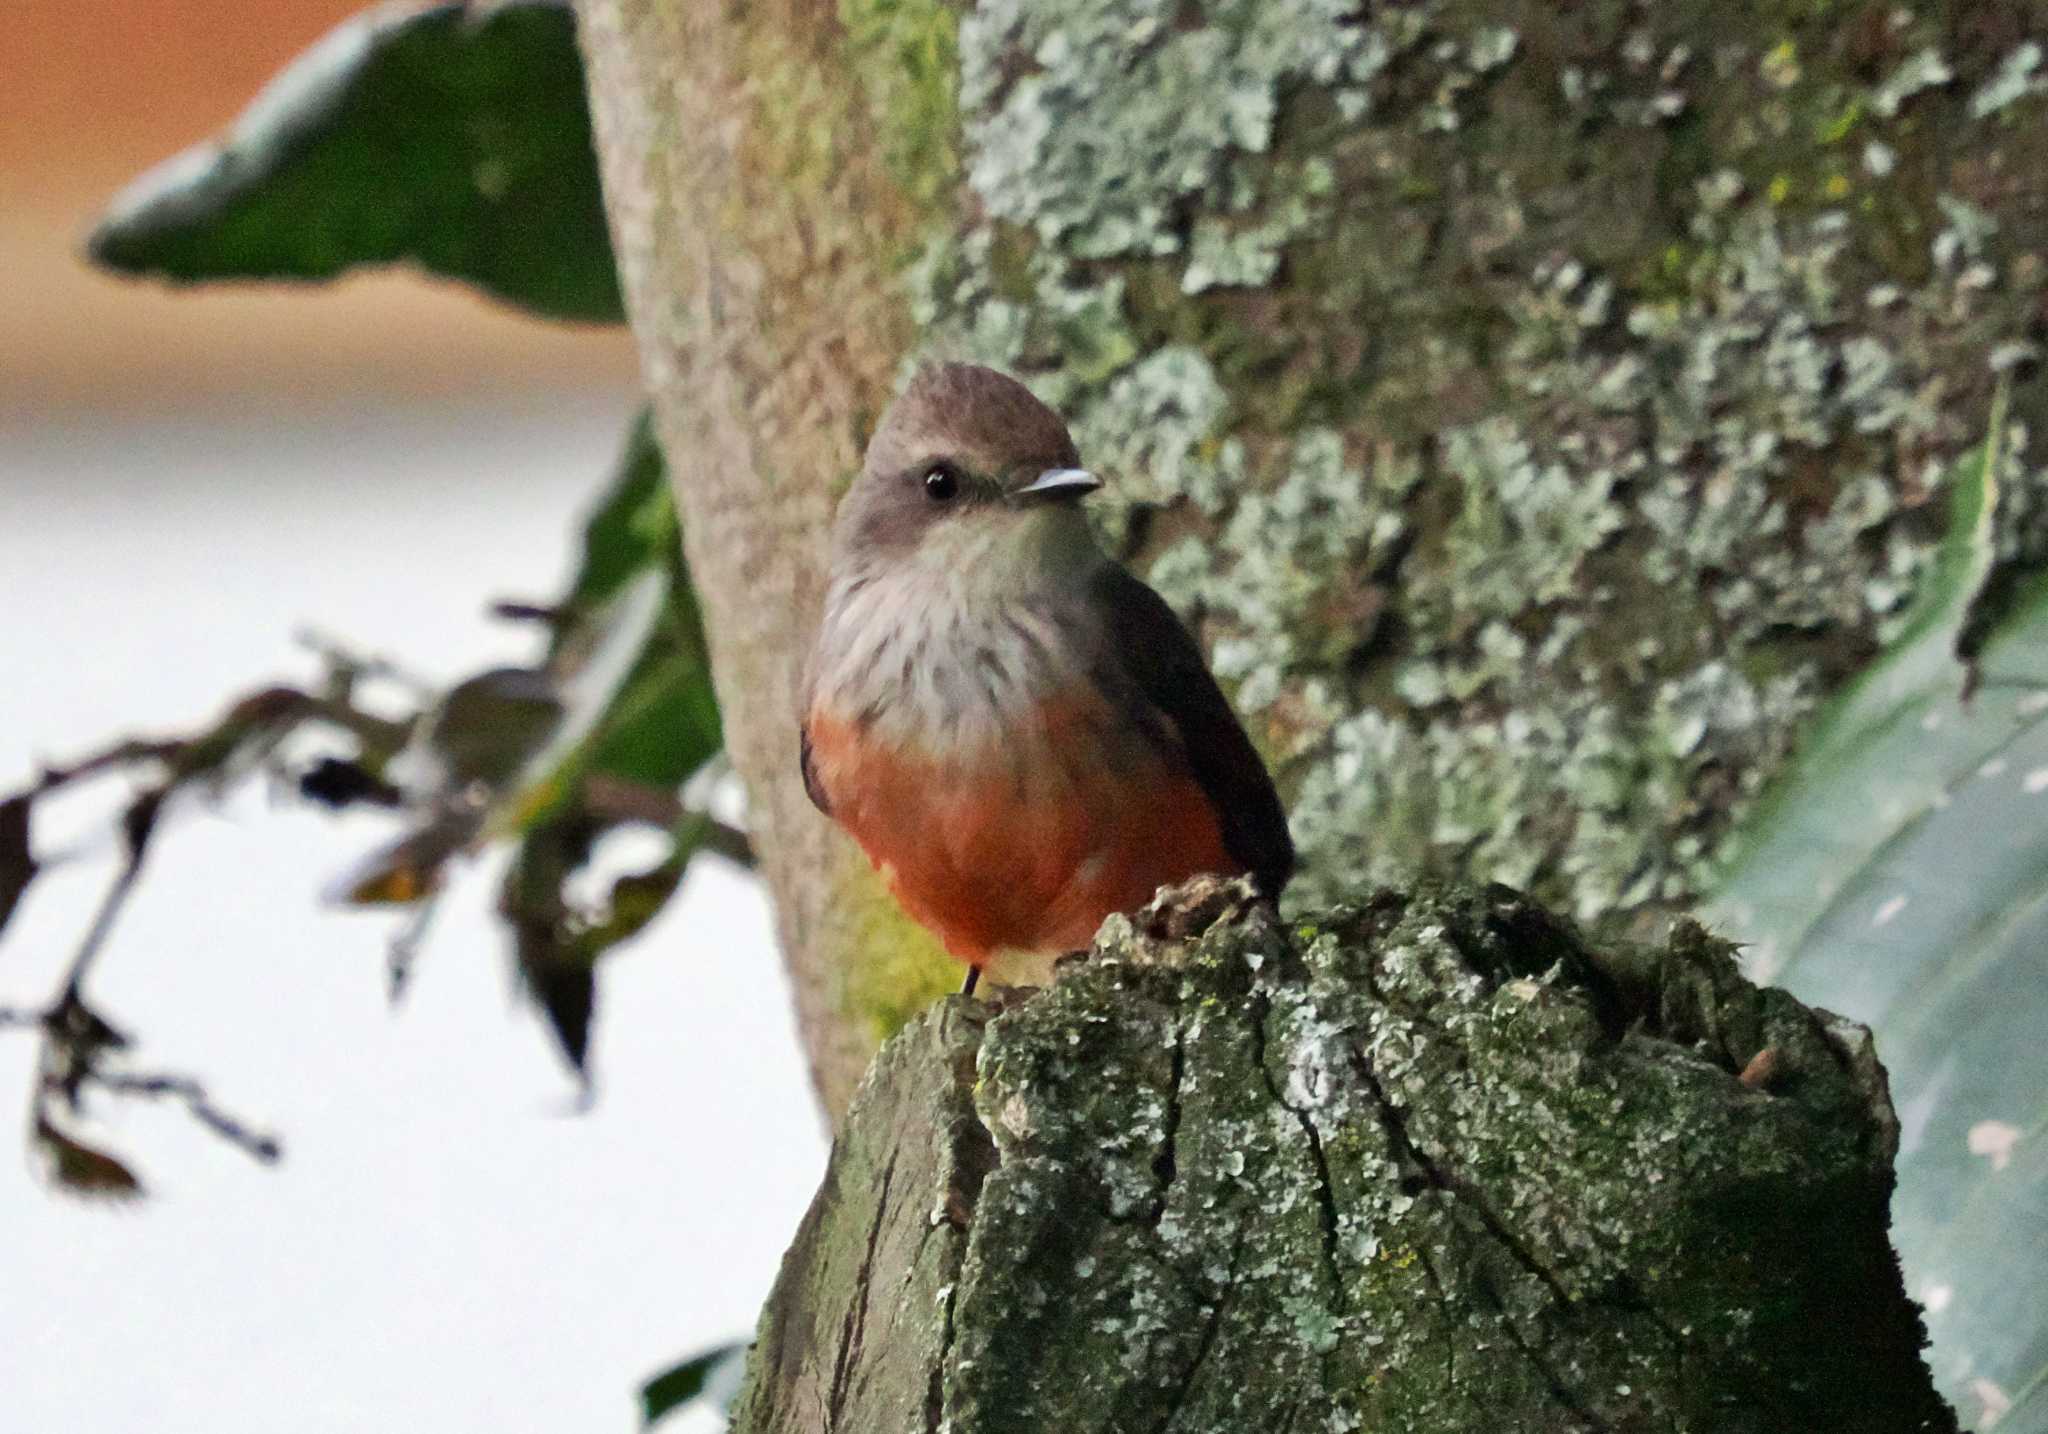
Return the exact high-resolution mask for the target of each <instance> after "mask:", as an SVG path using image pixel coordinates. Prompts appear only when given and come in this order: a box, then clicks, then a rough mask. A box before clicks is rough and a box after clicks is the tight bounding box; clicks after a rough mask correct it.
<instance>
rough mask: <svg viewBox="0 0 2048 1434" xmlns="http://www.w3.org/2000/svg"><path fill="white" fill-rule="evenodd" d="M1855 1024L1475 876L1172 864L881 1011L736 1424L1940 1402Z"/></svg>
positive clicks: (1598, 1418) (1105, 1429)
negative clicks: (1289, 879)
mask: <svg viewBox="0 0 2048 1434" xmlns="http://www.w3.org/2000/svg"><path fill="white" fill-rule="evenodd" d="M1897 1139H1898V1123H1897V1120H1896V1119H1895V1117H1894V1115H1893V1113H1892V1109H1891V1106H1890V1103H1889V1100H1888V1098H1887V1096H1886V1092H1885V1082H1884V1075H1883V1072H1882V1070H1881V1069H1880V1068H1879V1066H1878V1065H1877V1063H1876V1061H1875V1059H1874V1058H1873V1056H1872V1054H1871V1048H1870V1042H1869V1036H1868V1033H1867V1032H1866V1031H1863V1030H1862V1029H1861V1028H1859V1027H1856V1026H1853V1025H1850V1024H1848V1023H1846V1022H1843V1021H1841V1020H1839V1019H1837V1018H1833V1017H1830V1016H1828V1015H1826V1014H1825V1013H1822V1012H1815V1011H1810V1010H1807V1009H1806V1008H1804V1007H1802V1006H1800V1005H1799V1004H1798V1003H1797V1002H1795V1001H1793V1000H1792V999H1791V998H1790V997H1788V996H1785V995H1784V994H1782V993H1780V992H1775V991H1766V990H1758V989H1757V988H1755V987H1753V986H1751V985H1749V984H1748V983H1747V982H1745V981H1744V980H1742V979H1741V978H1740V976H1738V975H1737V973H1736V970H1735V966H1734V962H1733V960H1732V956H1731V948H1729V947H1728V946H1726V945H1725V944H1724V943H1720V942H1717V941H1715V940H1713V939H1711V938H1709V937H1708V936H1706V935H1705V934H1704V933H1702V932H1701V931H1699V930H1698V929H1697V928H1692V927H1681V928H1680V929H1679V930H1678V931H1677V932H1676V933H1675V934H1674V935H1673V936H1672V938H1671V939H1670V941H1669V943H1668V944H1667V945H1665V946H1664V947H1662V948H1661V949H1652V948H1648V947H1619V946H1614V947H1605V948H1597V947H1591V946H1588V945H1587V944H1585V943H1584V942H1583V941H1582V940H1581V939H1580V938H1579V937H1578V936H1577V935H1576V934H1575V933H1574V932H1573V931H1572V930H1571V929H1570V928H1569V927H1567V926H1565V925H1563V924H1561V923H1559V922H1557V921H1555V920H1553V919H1552V918H1550V917H1549V916H1547V915H1545V914H1544V912H1543V911H1542V910H1540V909H1539V908H1537V907H1536V906H1534V905H1533V904H1531V903H1529V902H1528V901H1527V900H1526V899H1524V898H1522V897H1520V896H1518V895H1517V894H1515V893H1512V892H1509V891H1507V890H1506V889H1504V888H1499V887H1495V888H1492V889H1490V890H1486V891H1472V890H1444V891H1435V892H1428V893H1423V894H1417V895H1407V896H1404V895H1396V894H1392V893H1381V894H1378V895H1375V896H1373V897H1371V898H1369V899H1368V900H1366V901H1365V902H1364V903H1363V904H1361V905H1358V906H1355V907H1350V908H1346V909H1342V910H1338V911H1333V912H1331V913H1329V914H1327V915H1325V916H1320V917H1315V918H1311V919H1309V920H1307V921H1305V922H1294V923H1286V924H1282V923H1278V922H1276V921H1275V920H1274V918H1273V917H1272V915H1271V914H1270V912H1269V911H1268V910H1267V909H1264V908H1261V907H1258V906H1256V905H1255V904H1254V903H1253V902H1252V900H1251V896H1250V892H1249V888H1248V887H1246V886H1243V885H1242V884H1224V883H1219V882H1214V881H1204V882H1198V883H1195V884H1192V885H1191V886H1189V887H1187V888H1184V889H1182V890H1181V891H1179V892H1175V893H1168V894H1167V895H1165V896H1163V897H1162V899H1161V901H1160V902H1159V903H1156V904H1155V905H1154V906H1153V907H1152V908H1150V909H1148V911H1147V912H1145V913H1143V914H1141V916H1140V917H1139V918H1138V919H1137V921H1136V922H1135V924H1133V923H1129V922H1122V921H1118V922H1114V923H1113V924H1112V925H1111V926H1110V927H1109V928H1107V929H1106V930H1105V933H1104V935H1103V937H1102V939H1101V940H1100V941H1099V942H1098V945H1097V949H1096V951H1095V952H1094V953H1093V955H1092V957H1091V958H1090V959H1088V960H1087V961H1086V962H1085V963H1080V964H1071V965H1069V966H1067V967H1066V968H1065V969H1064V974H1063V975H1062V978H1061V979H1060V980H1059V981H1058V983H1057V984H1056V985H1055V986H1054V987H1053V988H1051V989H1050V990H1048V991H1045V992H1042V993H1039V994H1036V995H1034V996H1032V997H1031V998H1030V999H1028V1000H1025V1001H1022V1002H1017V1003H1013V1004H1010V1005H1008V1006H1006V1007H1003V1008H1001V1009H1000V1010H999V1011H992V1010H991V1008H989V1007H986V1006H983V1005H980V1004H977V1003H976V1002H974V1001H972V1000H967V999H953V1000H949V1001H947V1002H944V1003H943V1004H941V1005H940V1006H938V1007H937V1008H935V1009H934V1010H933V1011H932V1012H930V1013H929V1014H927V1015H926V1016H925V1017H923V1018H922V1019H920V1020H919V1021H917V1022H915V1023H914V1024H912V1025H911V1026H910V1027H908V1028H907V1029H906V1030H905V1031H903V1032H902V1033H901V1034H900V1035H898V1036H897V1037H896V1038H895V1039H894V1040H893V1041H892V1042H890V1044H889V1045H888V1046H887V1047H886V1048H885V1049H884V1052H883V1054H882V1056H881V1058H880V1059H879V1060H878V1061H877V1062H876V1064H875V1067H874V1069H873V1070H872V1072H871V1073H870V1074H869V1076H868V1078H867V1080H866V1082H865V1083H864V1084H863V1086H862V1087H861V1090H860V1093H859V1095H858V1096H857V1097H856V1098H855V1100H854V1102H853V1105H852V1107H851V1109H850V1111H849V1112H848V1116H847V1120H846V1123H845V1126H844V1129H843V1130H842V1133H841V1135H840V1138H839V1141H838V1143H837V1145H836V1147H835V1149H834V1152H833V1156H832V1161H831V1165H830V1168H829V1170H828V1171H827V1174H826V1176H825V1181H824V1184H823V1186H822V1188H821V1189H820V1190H819V1192H818V1195H817V1197H816V1199H815V1200H814V1202H813V1203H812V1206H811V1209H810V1212H809V1214H808V1215H807V1216H806V1217H805V1219H804V1222H803V1225H802V1227H801V1229H800V1230H799V1232H798V1234H797V1238H796V1242H795V1244H794V1246H793V1247H792V1248H791V1250H790V1252H789V1255H788V1256H787V1258H786V1259H785V1262H784V1266H783V1270H782V1274H781V1278H780V1279H779V1280H778V1282H777V1284H776V1288H775V1292H774V1294H773V1295H772V1297H771V1298H770V1301H769V1304H768V1307H767V1310H766V1312H765V1313H764V1315H763V1317H762V1323H761V1328H760V1333H759V1337H758V1341H757V1343H756V1345H755V1347H754V1351H753V1355H752V1359H751V1364H750V1368H749V1374H748V1382H747V1385H746V1387H745V1389H744V1391H743V1393H742V1395H741V1397H740V1401H739V1404H738V1408H737V1411H736V1415H735V1419H734V1424H733V1429H734V1434H832V1432H833V1431H858V1434H897V1431H905V1434H908V1431H919V1434H936V1431H939V1430H947V1431H951V1434H1054V1431H1058V1434H1091V1431H1101V1434H1131V1431H1139V1430H1144V1431H1157V1434H1195V1431H1217V1434H1224V1431H1229V1434H1239V1432H1240V1431H1246V1430H1273V1431H1280V1430H1311V1429H1313V1430H1388V1431H1392V1430H1413V1431H1417V1434H1455V1431H1461V1430H1471V1431H1489V1434H1492V1431H1499V1430H1506V1429H1515V1430H1532V1431H1533V1430H1545V1431H1548V1430H1560V1431H1562V1430H1587V1431H1634V1430H1641V1431H1645V1434H1649V1431H1655V1434H1674V1431H1688V1430H1691V1431H1701V1434H1708V1431H1711V1434H1745V1431H1756V1434H1766V1431H1769V1434H1779V1431H1784V1430H1791V1429H1827V1430H1835V1431H1908V1430H1953V1429H1954V1428H1955V1427H1956V1426H1955V1422H1954V1419H1953V1417H1952V1415H1951V1414H1950V1412H1949V1411H1948V1409H1947V1407H1946V1406H1945V1405H1943V1404H1942V1403H1941V1401H1940V1400H1939V1399H1938V1398H1937V1397H1936V1396H1935V1394H1934V1392H1933V1389H1932V1385H1931V1383H1930V1380H1929V1377H1928V1374H1927V1371H1926V1369H1925V1367H1924V1365H1923V1364H1922V1363H1921V1360H1920V1357H1919V1350H1920V1346H1921V1344H1922V1342H1923V1336H1922V1331H1921V1324H1920V1319H1919V1312H1918V1310H1917V1308H1916V1307H1915V1306H1914V1305H1913V1304H1912V1303H1911V1302H1910V1301H1909V1300H1908V1299H1907V1298H1906V1297H1905V1294H1904V1292H1903V1289H1902V1287H1901V1283H1900V1278H1899V1272H1898V1267H1897V1263H1896V1261H1895V1259H1894V1258H1893V1255H1892V1252H1891V1247H1890V1245H1889V1244H1888V1242H1887V1240H1886V1235H1885V1225H1886V1210H1887V1203H1888V1200H1889V1197H1890V1193H1891V1183H1892V1181H1891V1160H1892V1156H1893V1154H1894V1152H1895V1149H1896V1145H1897Z"/></svg>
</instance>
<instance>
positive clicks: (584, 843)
mask: <svg viewBox="0 0 2048 1434" xmlns="http://www.w3.org/2000/svg"><path fill="white" fill-rule="evenodd" d="M596 836H597V833H596V830H595V829H594V828H593V827H592V825H591V824H590V823H588V822H585V821H581V820H577V819H575V818H573V817H569V818H564V819H562V820H556V821H549V822H543V823H540V824H538V825H536V826H534V827H532V828H531V829H529V830H528V831H527V832H526V833H525V834H524V835H522V836H521V837H520V839H519V844H518V846H517V847H516V848H515V850H514V852H513V856H512V862H511V865H510V866H508V867H507V868H506V871H505V884H504V888H503V891H502V893H501V895H500V897H499V909H500V910H501V911H502V912H503V914H504V917H505V919H506V921H507V922H508V923H510V925H511V927H512V955H513V960H514V963H515V965H516V967H517V969H518V972H519V981H520V985H521V987H522V988H523V989H524V990H525V991H526V993H527V994H528V995H529V996H531V997H532V998H533V1002H534V1004H535V1005H537V1006H539V1007H540V1009H541V1013H542V1014H543V1015H544V1016H546V1017H547V1021H548V1028H549V1030H551V1031H552V1032H553V1033H554V1036H555V1041H556V1044H558V1045H559V1046H560V1047H561V1048H562V1054H563V1055H564V1056H565V1057H566V1058H567V1059H568V1062H569V1064H570V1066H571V1067H573V1068H574V1069H575V1071H576V1073H577V1074H578V1075H583V1074H585V1069H586V1067H585V1062H586V1060H587V1058H588V1056H589V1052H590V1020H591V1016H592V1015H593V1014H594V1013H595V1011H596V1009H597V973H596V967H595V965H594V963H593V962H592V960H591V958H590V957H589V956H588V955H587V954H585V953H584V952H583V950H582V949H581V948H580V945H579V943H578V942H577V941H576V939H575V935H574V932H573V931H572V929H571V923H570V915H569V908H568V904H567V902H566V901H565V899H564V897H563V891H562V888H563V886H564V885H565V884H566V883H567V882H568V880H569V878H570V877H571V876H572V875H574V874H575V873H576V872H577V871H578V870H579V869H580V868H581V867H582V866H583V864H584V863H585V862H587V861H589V860H590V851H591V846H592V844H593V842H594V841H595V840H596Z"/></svg>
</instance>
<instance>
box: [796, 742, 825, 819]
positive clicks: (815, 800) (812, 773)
mask: <svg viewBox="0 0 2048 1434" xmlns="http://www.w3.org/2000/svg"><path fill="white" fill-rule="evenodd" d="M797 732H798V734H799V735H798V739H797V740H798V744H799V745H798V752H797V761H798V762H799V763H801V764H802V766H803V769H804V791H805V792H807V793H809V794H810V798H811V805H812V806H814V807H816V808H817V809H818V810H819V811H821V812H823V813H824V814H825V815H826V816H828V817H829V816H831V815H832V803H831V801H830V799H829V798H827V797H826V795H825V784H824V783H823V782H821V781H819V780H818V768H817V764H816V763H814V762H812V760H811V729H810V726H809V724H808V723H806V724H803V725H801V726H799V727H798V728H797Z"/></svg>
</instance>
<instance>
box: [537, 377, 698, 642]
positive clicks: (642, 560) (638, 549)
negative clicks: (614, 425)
mask: <svg viewBox="0 0 2048 1434" xmlns="http://www.w3.org/2000/svg"><path fill="white" fill-rule="evenodd" d="M677 550H678V535H677V532H676V519H675V509H674V508H673V506H671V504H670V501H669V487H668V466H667V464H666V463H664V462H663V461H662V456H661V444H660V443H659V442H658V441H657V440H656V438H655V436H654V416H653V415H652V414H651V413H649V412H648V411H647V410H646V409H642V410H641V411H640V416H639V417H638V418H636V419H635V420H634V421H633V427H632V430H631V432H629V433H628V434H627V435H626V448H625V451H624V452H623V453H621V454H620V455H619V461H618V466H617V468H616V469H615V471H614V473H613V476H612V480H611V486H610V487H609V488H607V489H606V490H605V492H604V494H603V495H602V496H601V497H600V498H599V499H598V501H597V506H596V507H595V508H593V509H592V510H591V514H590V517H589V519H588V521H586V522H585V523H584V526H583V546H582V550H581V551H580V552H579V553H578V555H577V563H576V574H575V576H574V577H573V578H572V579H571V580H570V583H569V593H568V596H567V597H566V598H564V599H563V606H564V607H566V608H569V609H571V610H572V611H578V612H580V611H584V610H586V609H588V608H591V607H594V606H596V605H599V604H602V603H605V602H608V601H610V600H611V599H612V598H613V597H615V596H617V595H618V592H619V589H621V588H623V587H624V586H625V585H626V583H627V582H628V581H630V580H631V579H632V577H633V576H634V575H635V574H636V573H638V572H640V571H641V570H642V569H645V568H650V567H653V566H654V565H655V564H657V563H662V562H666V561H667V559H668V555H669V554H670V553H671V552H675V551H677Z"/></svg>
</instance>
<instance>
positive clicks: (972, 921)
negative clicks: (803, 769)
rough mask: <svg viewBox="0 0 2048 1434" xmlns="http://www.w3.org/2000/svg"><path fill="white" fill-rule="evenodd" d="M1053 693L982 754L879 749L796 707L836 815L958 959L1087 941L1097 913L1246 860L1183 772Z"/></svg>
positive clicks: (849, 728) (975, 962) (978, 962)
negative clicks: (945, 755)
mask: <svg viewBox="0 0 2048 1434" xmlns="http://www.w3.org/2000/svg"><path fill="white" fill-rule="evenodd" d="M1059 707H1060V704H1058V703H1055V704H1049V705H1048V709H1047V710H1046V711H1045V712H1043V713H1042V714H1041V716H1040V719H1039V721H1038V722H1037V723H1035V724H1030V723H1027V724H1023V725H1022V726H1021V728H1020V731H1019V733H1018V742H1017V745H1018V747H1019V748H1020V749H1026V750H1019V751H1013V752H1010V753H1007V754H1000V753H996V754H985V755H984V756H983V757H982V758H981V759H979V760H975V759H967V760H955V761H945V760H935V759H933V758H931V757H928V756H924V755H922V754H918V753H915V752H909V751H900V750H890V749H888V748H887V747H886V746H884V745H883V744H882V743H880V742H877V741H873V740H869V739H865V738H863V736H862V735H861V733H860V732H859V731H858V729H856V728H855V727H854V726H853V725H852V724H851V723H848V722H845V721H843V720H840V719H838V718H835V717H833V716H831V715H829V714H826V713H823V712H816V713H814V714H813V715H812V718H811V721H810V723H809V731H810V738H811V751H812V760H813V762H814V763H815V766H816V771H817V774H818V779H819V781H820V783H821V784H822V786H823V787H824V789H825V790H827V791H829V792H830V793H831V794H832V797H831V800H832V811H833V814H834V816H836V817H837V818H838V820H839V822H840V824H841V825H843V826H844V827H845V828H846V830H847V831H848V832H850V833H851V834H852V835H853V837H854V839H855V840H856V841H857V842H859V843H860V846H861V849H862V850H863V851H865V852H866V853H867V855H868V859H869V860H870V861H872V862H873V863H874V864H875V868H876V870H878V871H879V872H880V873H881V874H882V878H883V880H884V881H885V882H887V883H888V886H889V889H890V890H891V891H892V892H893V893H894V894H895V896H896V899H897V900H898V901H900V902H901V903H902V904H903V908H904V910H905V911H907V912H909V913H910V915H911V916H912V918H914V919H915V920H917V921H918V922H920V923H922V924H923V925H925V926H926V927H928V928H930V929H931V931H932V932H933V933H934V934H936V935H937V936H938V938H939V940H940V941H941V942H942V943H943V944H944V945H945V947H946V949H947V950H948V951H950V952H952V953H953V955H955V956H957V957H959V958H960V959H961V960H962V961H965V962H967V963H968V964H969V965H971V966H975V967H980V966H982V965H984V964H985V963H986V962H987V961H988V959H989V957H990V956H991V955H993V954H995V953H996V952H999V951H1005V950H1017V951H1034V952H1037V951H1054V952H1057V951H1073V950H1078V949H1081V948H1084V947H1086V946H1087V945H1088V943H1089V941H1090V940H1092V939H1093V938H1094V935H1095V930H1096V928H1097V927H1099V926H1100V925H1101V924H1102V919H1103V918H1104V917H1105V916H1107V915H1109V914H1110V913H1111V912H1114V911H1132V910H1135V909H1136V908H1138V907H1139V906H1142V905H1144V903H1145V902H1146V901H1148V900H1150V899H1151V897H1152V894H1153V892H1154V891H1155V890H1157V889H1158V888H1159V887H1160V886H1163V885H1166V884H1168V883H1171V882H1176V881H1181V880H1184V879H1186V878H1187V877H1189V876H1193V875H1195V874H1196V873H1198V872H1221V873H1225V874H1233V875H1234V874H1236V873H1239V872H1241V871H1243V870H1244V867H1243V865H1242V864H1241V863H1239V862H1238V861H1237V860H1235V859H1234V858H1233V857H1232V856H1231V855H1230V853H1229V852H1228V851H1227V850H1225V848H1224V845H1223V833H1222V829H1221V827H1220V826H1219V825H1218V822H1217V819H1216V811H1215V808H1214V807H1213V806H1212V805H1211V803H1210V801H1209V798H1208V797H1207V795H1206V794H1205V793H1204V792H1203V791H1202V788H1201V787H1200V785H1198V784H1197V783H1196V782H1195V780H1194V779H1193V778H1192V777H1191V776H1190V775H1188V774H1187V773H1186V772H1184V771H1174V770H1173V769H1172V768H1171V767H1170V766H1169V765H1168V764H1167V763H1166V762H1165V761H1164V760H1162V758H1161V756H1160V755H1159V754H1158V753H1156V752H1149V751H1146V750H1144V749H1143V748H1141V747H1137V746H1132V747H1130V748H1129V749H1127V750H1125V751H1122V752H1120V753H1119V752H1113V751H1111V750H1110V749H1109V748H1107V747H1105V746H1104V745H1103V744H1101V743H1100V742H1097V741H1093V740H1091V739H1090V738H1089V736H1087V735H1086V734H1085V733H1082V732H1079V731H1078V730H1077V729H1079V728H1081V727H1082V726H1083V725H1084V724H1081V723H1077V722H1075V721H1073V720H1072V719H1071V718H1070V717H1064V716H1063V714H1062V713H1061V711H1060V710H1059ZM1034 727H1035V729H1036V730H1035V731H1034V730H1033V728H1034ZM1062 733H1066V734H1069V735H1068V737H1067V739H1066V745H1065V747H1064V750H1063V751H1060V750H1055V749H1054V747H1055V744H1056V743H1058V742H1059V741H1060V740H1061V739H1060V736H1059V734H1062Z"/></svg>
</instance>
